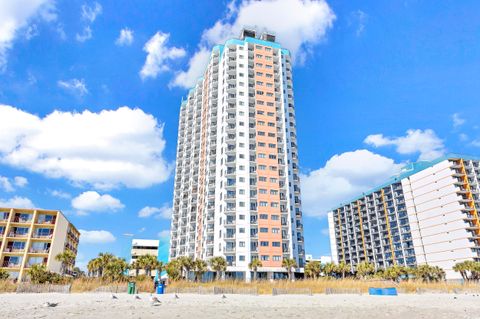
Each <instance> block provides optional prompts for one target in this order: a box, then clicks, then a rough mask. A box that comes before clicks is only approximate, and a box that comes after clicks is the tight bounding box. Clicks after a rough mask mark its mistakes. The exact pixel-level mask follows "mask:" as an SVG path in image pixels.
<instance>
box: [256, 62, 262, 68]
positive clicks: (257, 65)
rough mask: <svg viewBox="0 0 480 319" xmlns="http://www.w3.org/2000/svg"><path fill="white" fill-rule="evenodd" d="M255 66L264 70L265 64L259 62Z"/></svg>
mask: <svg viewBox="0 0 480 319" xmlns="http://www.w3.org/2000/svg"><path fill="white" fill-rule="evenodd" d="M255 66H256V67H259V68H263V63H258V62H257V63H255Z"/></svg>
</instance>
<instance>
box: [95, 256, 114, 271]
mask: <svg viewBox="0 0 480 319" xmlns="http://www.w3.org/2000/svg"><path fill="white" fill-rule="evenodd" d="M97 258H98V260H97V263H98V265H97V266H98V275H99V276H100V277H103V270H104V269H105V267H106V266H107V265H108V263H109V262H110V261H112V260H114V259H115V258H116V257H115V256H114V255H113V254H111V253H99V254H98V257H97Z"/></svg>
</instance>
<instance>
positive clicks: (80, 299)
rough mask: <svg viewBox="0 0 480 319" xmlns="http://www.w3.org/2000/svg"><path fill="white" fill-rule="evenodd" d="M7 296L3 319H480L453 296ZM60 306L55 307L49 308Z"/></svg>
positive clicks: (470, 302) (477, 303)
mask: <svg viewBox="0 0 480 319" xmlns="http://www.w3.org/2000/svg"><path fill="white" fill-rule="evenodd" d="M116 296H117V297H118V299H117V300H114V299H112V298H111V295H110V294H103V293H96V294H95V293H84V294H2V295H0V318H104V319H110V318H114V319H120V318H135V319H136V318H188V319H192V318H193V319H201V318H208V319H213V318H262V319H263V318H277V319H278V318H302V319H303V318H328V319H329V318H349V319H352V318H354V319H364V318H365V319H374V318H380V317H381V318H408V319H413V318H435V319H442V318H455V319H460V318H480V296H476V295H471V294H470V295H453V294H425V295H400V296H397V297H381V296H367V295H364V296H357V295H314V296H300V295H290V296H285V295H283V296H245V295H227V298H226V299H222V297H221V296H219V295H193V294H181V295H179V296H180V299H174V297H173V295H171V294H168V295H160V296H159V297H158V298H159V299H160V300H161V301H162V304H161V305H160V306H151V305H150V301H149V295H147V294H141V295H140V298H141V300H136V299H134V297H133V296H131V295H127V294H117V295H116ZM46 301H50V302H58V303H59V305H58V306H57V307H55V308H47V307H44V306H43V303H44V302H46Z"/></svg>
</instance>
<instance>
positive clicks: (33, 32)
mask: <svg viewBox="0 0 480 319" xmlns="http://www.w3.org/2000/svg"><path fill="white" fill-rule="evenodd" d="M37 35H38V27H37V25H36V24H31V25H29V26H28V27H27V30H26V31H25V39H27V40H31V39H33V38H35V37H36V36H37Z"/></svg>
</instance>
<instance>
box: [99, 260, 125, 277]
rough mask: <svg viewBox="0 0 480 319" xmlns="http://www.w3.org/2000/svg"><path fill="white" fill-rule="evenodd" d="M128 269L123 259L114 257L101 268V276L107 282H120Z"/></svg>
mask: <svg viewBox="0 0 480 319" xmlns="http://www.w3.org/2000/svg"><path fill="white" fill-rule="evenodd" d="M128 267H129V265H128V263H127V262H126V261H125V259H123V258H117V257H114V258H112V259H110V260H109V262H108V263H107V264H106V265H105V267H104V268H103V269H104V271H103V275H104V277H105V278H106V279H107V280H110V281H120V280H123V279H124V278H125V271H127V270H128Z"/></svg>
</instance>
